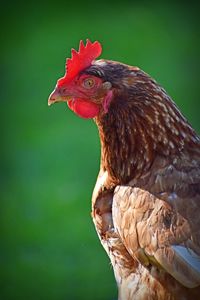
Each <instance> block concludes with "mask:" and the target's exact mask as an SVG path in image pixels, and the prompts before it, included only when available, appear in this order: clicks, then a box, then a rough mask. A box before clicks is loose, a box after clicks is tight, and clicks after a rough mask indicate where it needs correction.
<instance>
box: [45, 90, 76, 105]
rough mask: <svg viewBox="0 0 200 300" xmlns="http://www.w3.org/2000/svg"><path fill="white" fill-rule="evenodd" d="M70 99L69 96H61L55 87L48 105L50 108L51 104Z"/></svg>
mask: <svg viewBox="0 0 200 300" xmlns="http://www.w3.org/2000/svg"><path fill="white" fill-rule="evenodd" d="M70 98H71V97H70V96H63V95H62V94H61V92H60V91H59V88H58V87H56V88H55V90H54V91H53V92H52V93H51V95H50V96H49V99H48V105H49V106H50V105H51V104H53V103H55V102H60V101H64V102H67V101H68V100H69V99H70Z"/></svg>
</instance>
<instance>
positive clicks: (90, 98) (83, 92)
mask: <svg viewBox="0 0 200 300" xmlns="http://www.w3.org/2000/svg"><path fill="white" fill-rule="evenodd" d="M101 86H102V80H101V79H100V78H98V77H95V76H91V75H86V74H83V75H81V76H77V77H75V78H74V79H73V80H71V82H67V83H66V84H65V83H64V82H62V83H61V85H59V81H58V87H59V91H60V94H61V95H62V97H65V95H66V96H67V97H71V96H70V95H72V97H71V99H69V100H68V101H67V103H68V106H69V108H70V109H71V110H72V111H74V112H75V113H76V114H77V115H78V116H79V117H82V118H85V119H88V118H95V117H96V116H97V115H98V114H99V112H100V104H97V103H95V97H96V96H98V92H99V90H100V89H101Z"/></svg>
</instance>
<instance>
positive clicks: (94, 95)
mask: <svg viewBox="0 0 200 300" xmlns="http://www.w3.org/2000/svg"><path fill="white" fill-rule="evenodd" d="M100 53H101V45H100V43H99V42H94V43H91V42H90V41H87V44H86V46H84V44H83V42H82V41H81V42H80V48H79V51H78V52H76V51H75V50H72V58H71V59H68V60H67V70H66V74H65V76H64V77H63V78H61V79H60V80H58V82H57V86H56V88H55V90H54V91H53V93H52V94H51V95H50V97H49V100H48V103H49V105H50V104H52V103H54V102H57V101H65V102H67V103H68V106H69V108H70V109H72V110H73V111H74V112H75V113H76V114H77V115H79V116H81V117H84V118H93V117H95V122H96V124H97V126H98V129H99V136H100V141H101V166H100V172H99V176H98V179H97V183H96V186H95V189H94V192H93V197H92V217H93V221H94V224H95V227H96V230H97V233H98V236H99V238H100V241H101V243H102V245H103V247H104V248H105V250H106V252H107V254H108V255H109V257H110V260H111V263H112V265H113V270H114V274H115V278H116V281H117V285H118V290H119V298H118V299H119V300H190V299H198V298H199V295H200V230H199V228H200V139H199V137H198V136H197V134H196V133H195V131H194V129H193V128H192V127H191V125H190V124H189V123H188V122H187V120H186V119H185V117H184V116H183V115H182V114H181V113H180V111H179V109H178V108H177V106H176V105H175V103H174V102H173V101H172V100H171V98H170V97H169V96H168V95H167V93H166V92H165V91H164V89H163V88H161V87H160V86H159V85H158V84H157V83H156V82H155V80H153V79H152V78H151V77H150V76H149V75H147V74H146V73H144V72H143V71H141V70H140V69H139V68H137V67H131V66H127V65H125V64H122V63H118V62H114V61H108V60H98V61H95V60H94V59H96V58H97V57H98V56H99V55H100Z"/></svg>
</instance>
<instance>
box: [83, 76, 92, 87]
mask: <svg viewBox="0 0 200 300" xmlns="http://www.w3.org/2000/svg"><path fill="white" fill-rule="evenodd" d="M94 85H95V80H94V79H93V78H86V79H84V80H83V86H84V88H86V89H91V88H93V87H94Z"/></svg>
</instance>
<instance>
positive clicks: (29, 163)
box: [0, 0, 200, 300]
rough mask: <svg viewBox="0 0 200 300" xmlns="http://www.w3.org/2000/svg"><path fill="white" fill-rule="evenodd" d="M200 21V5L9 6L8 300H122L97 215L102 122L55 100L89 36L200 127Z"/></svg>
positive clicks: (4, 44) (4, 214)
mask: <svg viewBox="0 0 200 300" xmlns="http://www.w3.org/2000/svg"><path fill="white" fill-rule="evenodd" d="M198 19H199V13H198V5H195V3H192V1H190V2H188V4H186V3H185V2H180V4H179V2H176V1H173V2H163V3H162V2H161V1H155V2H151V1H150V2H148V1H146V2H145V1H135V2H134V1H120V2H117V1H115V2H114V1H113V2H112V1H110V2H109V1H101V2H98V3H95V2H92V1H87V2H80V3H79V2H77V1H75V2H71V3H68V1H59V0H58V1H55V2H51V1H49V2H46V3H45V2H42V1H34V2H25V1H24V2H21V1H16V2H12V1H6V2H2V6H1V16H0V22H1V33H2V35H1V40H0V42H1V47H0V51H1V56H0V57H1V64H0V72H1V88H0V93H1V97H0V101H1V107H0V114H1V116H0V123H1V125H2V126H1V147H0V151H1V156H0V157H1V159H0V165H1V177H0V179H1V202H0V203H1V207H0V214H1V226H0V231H1V236H0V244H1V246H0V268H1V273H0V299H2V300H11V299H12V300H14V299H21V300H23V299H29V300H33V299H34V300H35V299H38V300H43V299H48V300H51V299H52V300H64V299H71V300H73V299H87V300H90V299H91V300H92V299H97V300H98V299H99V300H104V299H105V300H109V299H114V298H117V291H116V286H115V281H114V276H113V272H112V268H111V266H110V263H109V260H108V258H107V256H106V253H105V252H104V250H103V248H102V247H101V245H100V243H99V241H98V238H97V235H96V232H95V229H94V226H93V224H92V221H91V218H90V209H91V208H90V205H91V204H90V198H91V194H92V190H93V186H94V184H95V180H96V176H97V173H98V168H99V155H100V145H99V139H98V134H97V130H96V127H95V124H94V123H93V122H92V121H85V120H82V119H80V118H78V117H77V116H75V115H74V114H73V113H72V112H71V111H69V110H68V109H67V108H66V105H64V104H59V105H54V106H52V107H50V108H48V106H47V98H48V95H49V93H50V92H51V91H52V89H53V87H54V85H55V83H56V80H57V79H58V78H59V77H61V76H62V75H63V73H64V63H65V58H66V57H68V56H69V55H70V49H71V47H74V48H77V47H78V43H79V40H80V39H84V40H85V39H86V38H87V37H89V38H90V39H91V40H92V41H94V40H96V39H97V40H99V41H101V42H102V44H103V54H102V57H103V58H108V59H112V60H118V61H122V62H125V63H128V64H130V65H137V66H139V67H141V68H142V69H143V70H144V71H146V72H147V73H149V74H151V75H152V76H153V77H154V78H155V79H156V80H157V81H158V82H160V83H161V84H162V85H163V86H164V88H165V89H166V90H167V91H168V93H169V94H170V95H171V96H172V98H173V99H174V100H175V101H176V102H177V103H178V105H179V107H180V108H181V109H182V111H183V113H184V114H185V115H186V116H187V117H188V119H189V120H190V121H191V123H192V124H193V126H194V127H195V129H196V130H200V124H199V109H200V102H199V92H200V91H199V90H200V84H199V67H200V64H199V53H200V42H199V36H200V35H199V32H198V29H199V21H198Z"/></svg>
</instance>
